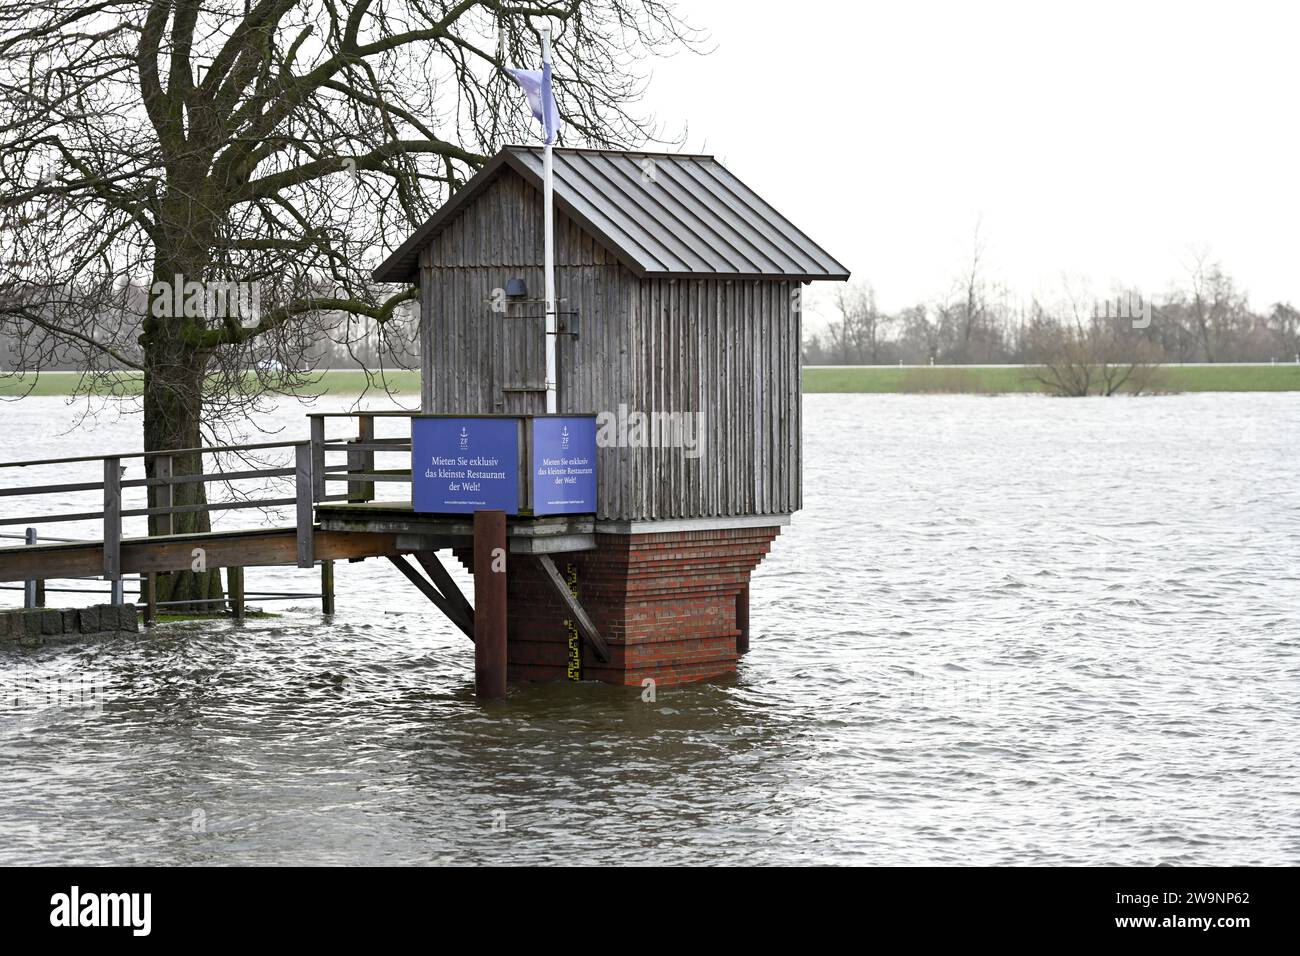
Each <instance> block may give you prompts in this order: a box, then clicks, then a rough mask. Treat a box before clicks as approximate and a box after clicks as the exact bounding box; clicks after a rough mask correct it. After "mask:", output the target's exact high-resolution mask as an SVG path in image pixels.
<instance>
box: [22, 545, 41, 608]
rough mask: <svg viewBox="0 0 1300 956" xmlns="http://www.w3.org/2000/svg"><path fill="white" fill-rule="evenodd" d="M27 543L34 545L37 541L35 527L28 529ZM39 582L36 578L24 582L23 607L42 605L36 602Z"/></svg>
mask: <svg viewBox="0 0 1300 956" xmlns="http://www.w3.org/2000/svg"><path fill="white" fill-rule="evenodd" d="M26 543H27V544H29V545H32V544H35V543H36V529H35V528H28V529H27V534H26ZM37 583H38V582H37V581H35V580H31V581H26V582H24V584H23V607H25V608H33V607H39V606H40V605H38V604H37V603H36V586H37Z"/></svg>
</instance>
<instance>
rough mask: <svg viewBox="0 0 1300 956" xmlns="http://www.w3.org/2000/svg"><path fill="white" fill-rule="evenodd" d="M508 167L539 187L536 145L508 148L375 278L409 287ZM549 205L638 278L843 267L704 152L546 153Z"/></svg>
mask: <svg viewBox="0 0 1300 956" xmlns="http://www.w3.org/2000/svg"><path fill="white" fill-rule="evenodd" d="M507 166H508V167H510V168H511V169H514V170H515V171H516V172H518V173H519V174H520V175H521V176H523V177H524V178H525V179H526V180H528V181H529V182H531V183H533V184H534V185H535V186H537V188H538V189H540V188H541V187H542V148H541V147H540V146H538V147H528V146H507V147H505V148H504V149H502V150H501V152H499V153H497V155H496V156H494V157H492V159H491V160H490V161H489V162H488V163H487V165H486V166H484V167H483V169H482V170H480V171H479V173H478V174H477V175H476V176H474V177H473V178H472V179H471V180H470V181H469V182H467V183H466V184H465V185H464V186H462V187H461V188H460V189H459V190H457V192H456V193H455V195H453V196H452V198H451V199H449V200H448V201H447V202H446V203H445V204H444V205H443V206H442V208H441V209H439V210H438V211H437V212H436V213H435V214H434V215H433V217H432V218H430V219H429V221H428V222H426V223H425V224H424V225H423V226H421V227H420V228H419V229H417V230H416V231H415V233H414V234H413V235H412V236H411V237H410V238H409V239H408V240H407V241H406V242H404V243H403V244H402V245H401V247H400V248H398V249H397V251H395V252H394V253H393V254H392V255H391V256H389V257H388V259H387V260H385V261H384V263H383V265H381V266H380V267H379V268H378V269H376V270H375V272H374V277H375V279H376V280H377V281H380V282H414V281H415V279H416V275H417V272H418V257H419V252H420V249H422V248H423V247H424V246H425V245H427V244H428V243H429V241H430V240H431V239H432V238H433V237H434V236H435V235H437V233H438V232H439V231H440V230H441V229H442V228H443V227H444V226H446V225H447V224H448V223H450V222H451V220H452V219H454V218H455V216H456V213H457V212H458V211H459V210H460V209H463V208H464V207H465V206H466V205H468V204H469V203H470V202H471V201H472V200H473V199H474V197H475V196H477V195H478V193H479V192H480V191H482V189H483V188H484V187H485V186H486V185H487V184H488V183H490V182H491V181H492V180H493V179H494V178H495V177H496V176H497V175H499V174H500V173H501V171H502V170H503V169H504V168H506V167H507ZM554 172H555V205H556V208H557V209H558V210H560V211H561V212H563V213H565V214H566V215H567V216H569V217H570V218H572V219H574V220H575V221H576V222H578V223H579V224H580V225H581V226H582V227H583V228H584V229H586V230H587V231H588V232H589V233H591V234H592V235H593V236H594V237H595V238H597V239H599V240H600V241H601V243H602V244H604V245H605V246H606V247H608V248H609V250H610V251H611V252H613V253H615V254H616V255H617V256H618V258H619V259H620V261H622V262H623V263H624V264H625V265H626V266H627V267H628V268H629V269H631V270H632V271H633V272H634V273H636V274H637V275H639V276H645V277H648V278H661V277H669V276H684V275H693V276H715V277H723V278H731V279H761V278H787V279H796V280H799V281H803V282H809V281H813V280H817V279H836V280H843V279H847V278H848V277H849V273H848V270H847V269H845V268H844V266H842V265H840V264H839V262H837V261H836V260H835V259H834V258H833V257H832V256H831V255H830V254H829V253H827V252H826V250H824V249H822V247H821V246H819V245H817V243H815V242H813V241H812V240H811V239H809V238H808V236H807V235H805V234H804V233H803V232H801V231H800V230H799V229H797V228H795V226H794V225H793V224H792V223H791V222H790V220H788V219H786V218H785V217H784V216H782V215H781V214H780V213H779V212H777V211H776V210H775V209H773V208H772V207H771V206H770V205H769V204H768V203H766V202H764V201H763V199H762V198H761V197H759V195H758V194H757V193H755V192H754V191H753V190H752V189H750V188H749V187H748V186H746V185H745V184H744V183H742V182H741V181H740V180H739V179H737V178H736V177H735V176H733V175H732V174H731V173H729V172H728V171H727V170H726V168H725V167H723V165H722V164H721V163H719V162H718V161H717V160H716V159H714V158H713V157H712V156H692V155H686V154H681V153H646V152H640V151H635V150H630V151H624V150H601V149H561V148H556V149H555V150H554Z"/></svg>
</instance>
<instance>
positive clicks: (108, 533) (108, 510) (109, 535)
mask: <svg viewBox="0 0 1300 956" xmlns="http://www.w3.org/2000/svg"><path fill="white" fill-rule="evenodd" d="M121 552H122V460H121V459H120V458H112V457H110V458H105V459H104V580H106V581H111V582H113V603H114V604H121V603H122V553H121Z"/></svg>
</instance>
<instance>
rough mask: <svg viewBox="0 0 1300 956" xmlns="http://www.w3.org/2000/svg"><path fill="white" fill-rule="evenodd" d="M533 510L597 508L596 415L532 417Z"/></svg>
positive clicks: (585, 510)
mask: <svg viewBox="0 0 1300 956" xmlns="http://www.w3.org/2000/svg"><path fill="white" fill-rule="evenodd" d="M532 468H533V514H536V515H565V514H588V513H594V512H595V510H596V419H595V418H590V417H588V418H568V417H563V418H560V417H556V418H534V419H533V461H532Z"/></svg>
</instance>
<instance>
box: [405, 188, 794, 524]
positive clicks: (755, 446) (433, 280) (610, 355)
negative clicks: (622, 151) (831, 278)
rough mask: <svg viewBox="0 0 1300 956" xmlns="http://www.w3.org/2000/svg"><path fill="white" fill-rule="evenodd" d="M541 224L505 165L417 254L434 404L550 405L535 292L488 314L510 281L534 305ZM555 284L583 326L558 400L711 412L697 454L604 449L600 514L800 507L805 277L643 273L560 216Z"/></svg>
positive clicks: (510, 408) (564, 355)
mask: <svg viewBox="0 0 1300 956" xmlns="http://www.w3.org/2000/svg"><path fill="white" fill-rule="evenodd" d="M541 229H542V221H541V197H540V194H539V193H538V192H537V191H536V190H535V189H534V188H533V187H532V186H531V185H530V184H528V183H527V182H525V181H524V180H523V178H522V177H520V176H518V175H517V174H514V173H512V172H506V173H505V174H503V175H502V176H500V177H499V178H498V179H497V180H496V181H495V182H494V183H492V184H491V185H490V186H489V187H488V188H487V189H486V190H485V191H484V193H483V194H482V195H481V196H480V197H479V198H478V199H477V200H476V201H475V202H473V203H472V204H470V206H469V207H467V208H466V209H465V210H464V211H463V212H462V214H461V215H460V216H458V217H457V218H456V219H455V220H454V221H453V222H452V223H451V224H450V225H449V226H448V227H447V228H446V229H445V230H444V231H443V232H441V233H440V234H439V235H438V236H437V237H435V239H434V240H433V242H432V243H431V245H430V246H429V247H428V248H427V249H425V250H424V251H423V253H422V254H421V259H420V276H421V283H422V287H423V292H422V303H421V305H422V314H423V316H424V322H423V325H422V330H421V334H422V342H423V354H424V356H425V359H424V381H423V385H422V387H423V395H422V399H423V406H424V408H425V410H426V411H430V412H441V413H458V412H463V413H484V412H502V413H510V414H520V413H525V414H526V413H533V414H540V413H542V412H544V411H545V393H544V392H543V391H542V388H543V385H544V383H543V381H542V378H543V375H544V369H545V351H544V349H545V337H544V334H543V325H542V319H540V318H536V317H539V316H540V315H541V313H542V311H543V306H542V304H541V302H540V301H531V302H527V303H523V304H511V306H510V308H509V314H508V315H503V314H502V313H500V312H495V311H493V309H492V299H493V290H494V289H504V288H505V285H506V282H507V280H509V279H511V278H522V279H524V280H525V282H526V283H527V284H528V290H529V296H530V298H535V299H538V300H540V298H541V293H542V289H543V276H542V270H541V267H540V263H541V260H542V247H541V242H542V232H541ZM556 285H557V291H558V294H559V295H560V297H561V303H560V306H559V307H560V310H561V311H566V310H576V311H578V312H579V313H580V315H581V336H580V337H579V338H578V339H577V340H576V341H574V340H573V339H570V338H567V337H562V338H561V340H560V348H559V363H560V369H561V410H563V411H575V412H577V411H581V412H596V413H601V412H607V413H612V414H614V415H617V414H618V413H619V411H620V405H621V406H624V407H625V409H626V411H628V412H645V413H654V412H678V413H687V414H694V413H701V412H702V413H703V417H702V418H697V419H695V421H698V422H699V423H700V427H701V428H702V436H703V451H702V454H701V455H700V457H698V458H692V457H689V456H688V454H687V450H686V449H684V448H682V447H659V448H654V447H649V448H641V447H626V446H623V447H607V448H602V449H601V450H600V463H599V465H600V467H599V470H600V492H599V499H600V517H602V518H611V519H656V518H696V517H716V516H742V515H774V514H788V513H790V512H792V511H795V510H797V509H798V508H799V506H800V495H801V482H800V477H801V476H800V457H799V446H800V431H799V429H800V410H801V409H800V366H799V333H800V329H799V322H800V315H799V308H798V297H797V295H796V291H797V290H798V289H799V284H798V283H797V282H794V281H790V280H784V279H770V280H760V281H753V280H721V279H693V278H690V277H682V278H672V279H664V278H657V279H638V278H637V277H636V276H635V275H633V273H632V272H631V271H630V270H628V269H627V268H626V267H625V266H623V265H622V264H620V263H619V262H618V261H617V260H616V259H615V257H614V255H613V254H612V253H611V252H609V251H607V250H605V249H604V248H603V247H602V246H601V245H600V244H599V243H598V242H596V240H594V239H593V238H592V237H591V236H589V235H587V234H586V233H585V232H583V230H581V229H580V228H579V227H578V226H577V225H576V224H574V223H572V222H571V221H569V220H568V219H566V218H565V217H563V216H561V217H559V220H558V221H557V227H556ZM520 315H530V316H534V317H535V318H520V317H518V316H520ZM697 437H698V436H697Z"/></svg>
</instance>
